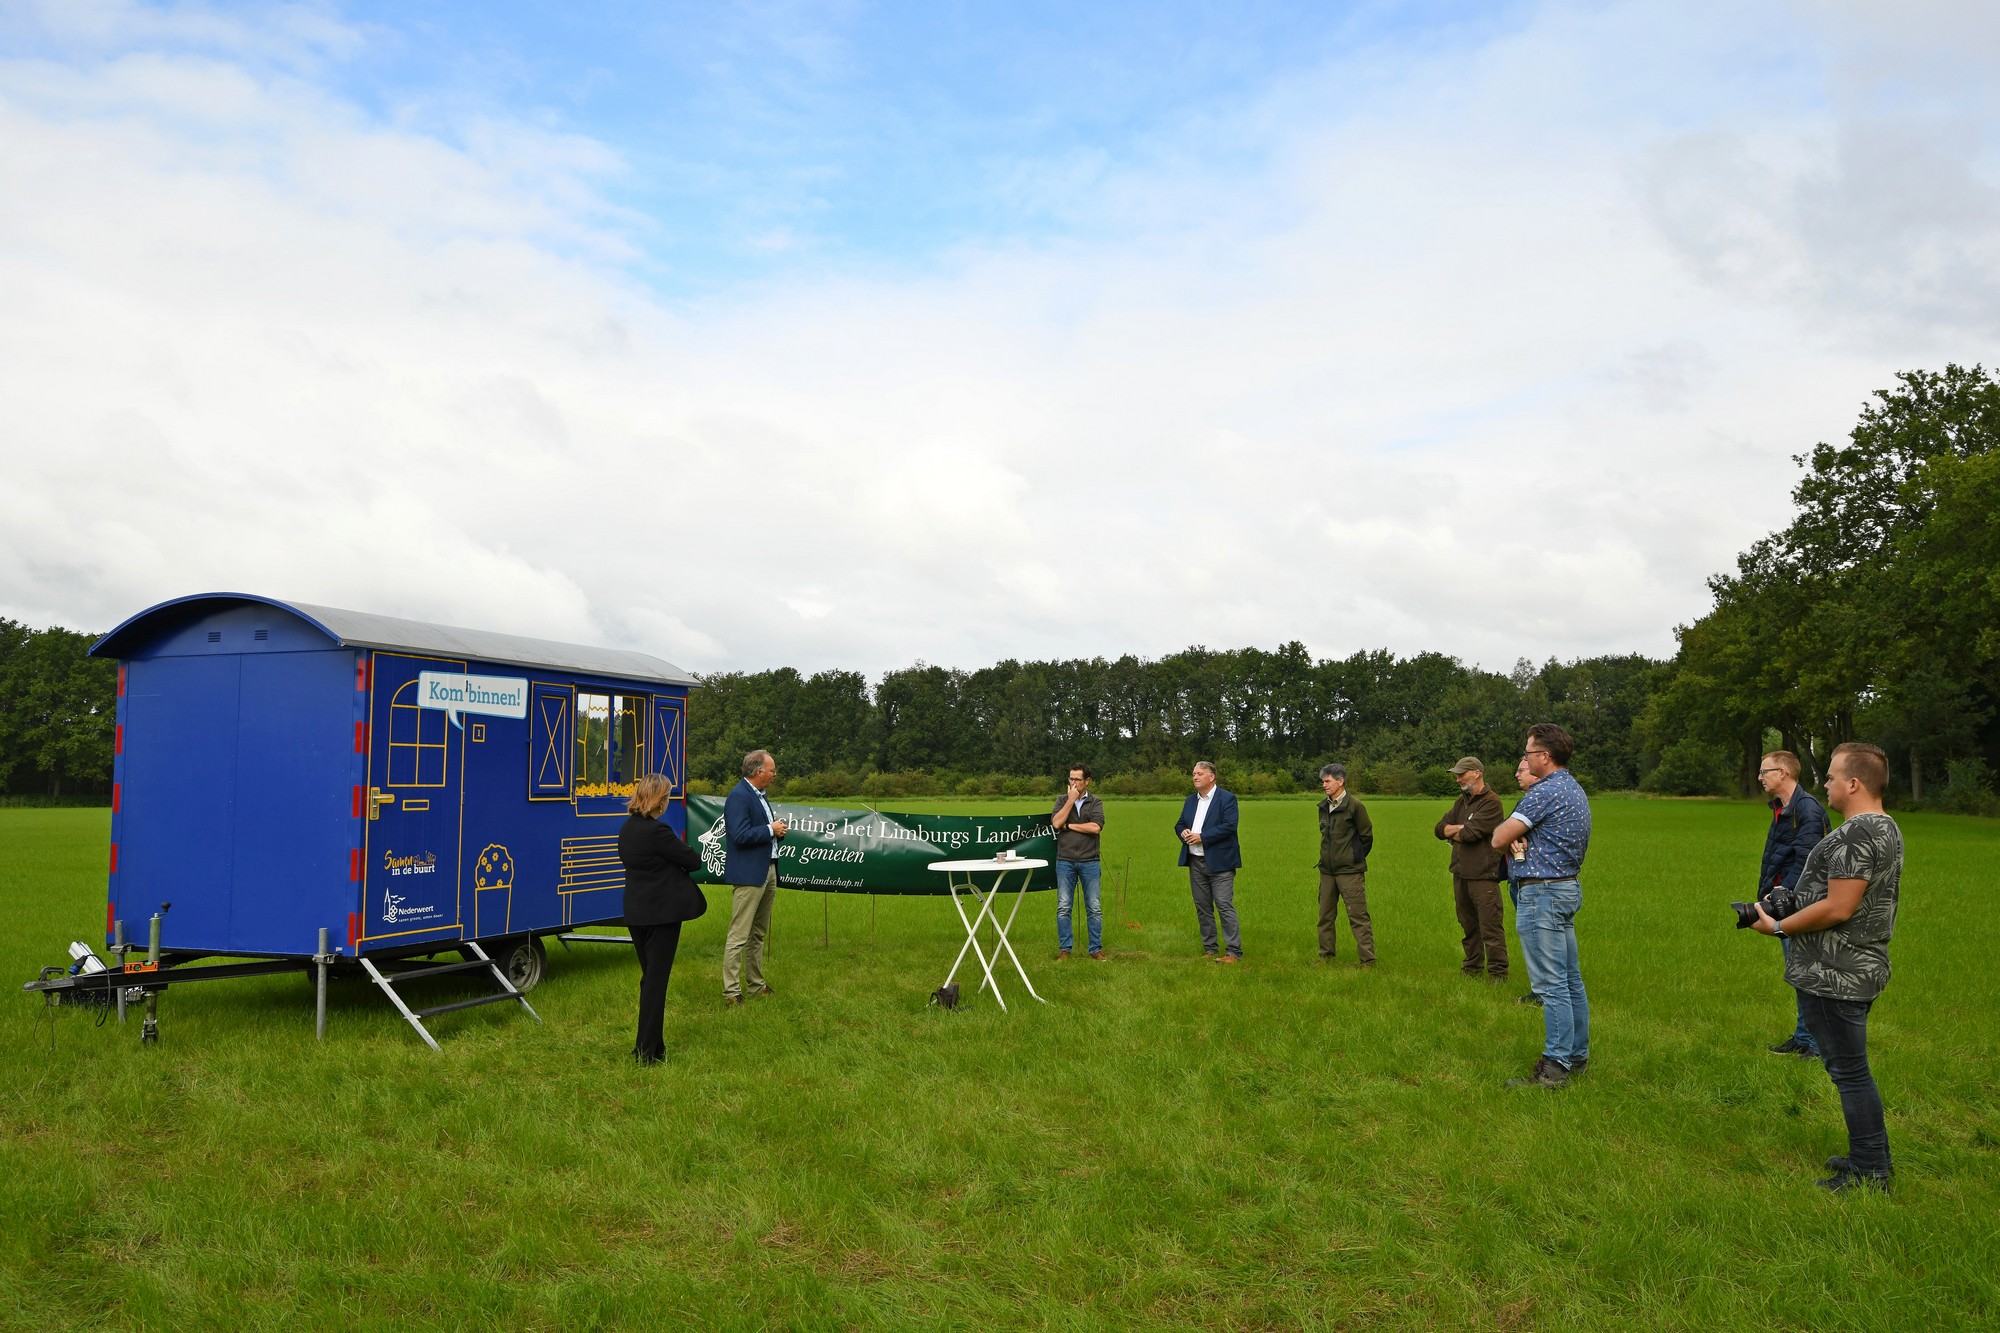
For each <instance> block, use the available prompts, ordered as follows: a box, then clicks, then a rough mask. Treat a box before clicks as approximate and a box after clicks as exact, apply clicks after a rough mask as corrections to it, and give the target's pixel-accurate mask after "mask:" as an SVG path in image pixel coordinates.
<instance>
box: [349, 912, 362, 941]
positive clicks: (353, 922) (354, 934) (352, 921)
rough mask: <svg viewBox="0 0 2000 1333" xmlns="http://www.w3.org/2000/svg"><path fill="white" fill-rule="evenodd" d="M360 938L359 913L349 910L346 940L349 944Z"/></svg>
mask: <svg viewBox="0 0 2000 1333" xmlns="http://www.w3.org/2000/svg"><path fill="white" fill-rule="evenodd" d="M360 938H361V913H359V912H349V913H348V914H347V942H348V943H349V944H353V943H354V941H356V940H358V939H360Z"/></svg>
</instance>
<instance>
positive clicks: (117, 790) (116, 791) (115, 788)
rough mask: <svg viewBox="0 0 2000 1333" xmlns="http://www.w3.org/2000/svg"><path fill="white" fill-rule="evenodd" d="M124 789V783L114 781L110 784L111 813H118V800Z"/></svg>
mask: <svg viewBox="0 0 2000 1333" xmlns="http://www.w3.org/2000/svg"><path fill="white" fill-rule="evenodd" d="M124 791H125V784H124V783H122V782H114V783H112V784H111V813H112V814H114V815H115V814H117V813H118V802H119V801H120V800H121V799H122V797H123V793H124Z"/></svg>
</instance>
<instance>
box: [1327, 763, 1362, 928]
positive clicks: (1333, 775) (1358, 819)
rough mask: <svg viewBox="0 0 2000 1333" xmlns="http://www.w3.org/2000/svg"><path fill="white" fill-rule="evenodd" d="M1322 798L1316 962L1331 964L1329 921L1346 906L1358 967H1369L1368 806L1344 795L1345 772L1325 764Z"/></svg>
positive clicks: (1350, 795)
mask: <svg viewBox="0 0 2000 1333" xmlns="http://www.w3.org/2000/svg"><path fill="white" fill-rule="evenodd" d="M1319 785H1320V786H1321V787H1322V788H1323V789H1324V790H1325V792H1326V799H1325V800H1324V801H1321V802H1320V803H1319V959H1320V961H1321V962H1322V963H1330V962H1332V961H1333V955H1334V934H1333V926H1334V922H1335V921H1336V920H1338V919H1339V915H1340V905H1341V904H1342V903H1346V904H1347V928H1348V929H1349V930H1351V931H1353V932H1354V951H1355V953H1356V954H1358V955H1359V956H1360V961H1361V966H1363V967H1373V966H1375V928H1374V926H1373V925H1371V924H1370V923H1369V920H1368V853H1369V852H1370V851H1372V850H1373V849H1374V846H1375V824H1374V822H1373V821H1372V820H1370V819H1369V818H1368V807H1366V806H1364V805H1363V804H1361V802H1360V801H1358V800H1356V799H1355V798H1354V796H1353V795H1352V794H1351V793H1349V792H1348V790H1347V768H1346V766H1345V765H1342V764H1328V765H1327V766H1326V767H1325V768H1322V769H1321V770H1320V771H1319Z"/></svg>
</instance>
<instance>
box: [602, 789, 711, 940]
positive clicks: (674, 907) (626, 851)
mask: <svg viewBox="0 0 2000 1333" xmlns="http://www.w3.org/2000/svg"><path fill="white" fill-rule="evenodd" d="M618 860H619V861H620V862H621V863H622V864H623V865H624V867H625V924H626V925H628V926H664V925H666V924H667V923H669V922H672V921H692V920H694V919H695V918H696V917H698V916H700V915H701V914H702V913H703V912H706V911H707V910H708V899H707V898H705V897H703V896H702V892H701V890H700V889H699V888H697V887H696V886H695V882H694V880H692V879H690V878H689V877H688V871H690V870H693V869H694V868H695V867H696V866H698V865H700V864H701V853H699V852H697V851H695V850H694V849H693V848H692V847H690V846H688V845H687V844H686V843H684V842H682V841H681V839H680V835H679V834H677V833H675V832H674V830H673V826H672V825H670V824H663V823H661V822H660V821H659V820H657V819H649V818H647V817H646V816H645V815H627V816H626V818H625V823H624V825H623V827H621V828H620V829H619V830H618Z"/></svg>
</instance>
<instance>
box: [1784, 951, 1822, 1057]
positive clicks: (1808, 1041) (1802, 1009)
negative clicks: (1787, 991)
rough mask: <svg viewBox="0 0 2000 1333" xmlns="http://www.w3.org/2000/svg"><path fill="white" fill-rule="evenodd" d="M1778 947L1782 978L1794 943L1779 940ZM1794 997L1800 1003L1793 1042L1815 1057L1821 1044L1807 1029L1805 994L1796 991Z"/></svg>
mask: <svg viewBox="0 0 2000 1333" xmlns="http://www.w3.org/2000/svg"><path fill="white" fill-rule="evenodd" d="M1778 946H1779V957H1778V962H1779V967H1778V974H1779V975H1780V976H1782V975H1784V972H1785V968H1784V963H1785V962H1786V960H1788V959H1790V957H1791V956H1792V942H1791V941H1790V940H1779V941H1778ZM1792 995H1793V997H1794V998H1795V999H1797V1000H1798V1002H1799V1003H1798V1009H1799V1025H1798V1026H1797V1027H1795V1028H1793V1029H1792V1040H1793V1041H1795V1042H1797V1043H1798V1044H1799V1045H1801V1046H1803V1047H1805V1048H1806V1049H1807V1050H1809V1051H1811V1052H1812V1053H1813V1054H1814V1055H1818V1054H1819V1043H1818V1042H1816V1041H1814V1040H1813V1034H1812V1032H1811V1031H1810V1030H1808V1029H1807V1027H1806V997H1805V994H1804V993H1803V992H1801V991H1796V990H1795V991H1793V992H1792Z"/></svg>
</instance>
